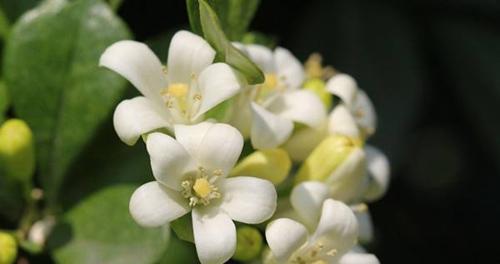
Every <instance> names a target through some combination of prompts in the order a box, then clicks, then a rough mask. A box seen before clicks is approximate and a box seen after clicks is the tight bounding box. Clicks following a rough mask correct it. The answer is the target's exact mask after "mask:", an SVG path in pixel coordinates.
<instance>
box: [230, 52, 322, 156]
mask: <svg viewBox="0 0 500 264" xmlns="http://www.w3.org/2000/svg"><path fill="white" fill-rule="evenodd" d="M235 45H236V46H237V47H238V48H240V49H241V50H242V51H243V52H244V53H246V54H247V55H248V56H249V57H250V59H252V60H253V61H254V62H255V63H256V64H257V65H258V66H259V67H260V68H261V69H262V70H263V71H264V73H265V82H264V83H263V84H259V85H256V86H248V87H246V88H245V89H244V91H242V93H241V96H239V98H238V100H237V104H236V105H237V106H238V107H237V108H235V110H236V112H235V113H234V116H233V119H232V120H231V123H232V124H233V125H235V126H236V127H237V128H238V129H240V131H242V133H243V135H245V136H250V139H251V141H252V145H253V146H254V147H255V148H257V149H268V148H274V147H277V146H279V145H281V144H283V143H284V142H285V141H286V140H287V139H288V137H289V136H290V134H291V133H292V130H293V127H294V122H298V123H301V124H305V125H307V126H310V127H315V126H318V125H319V124H320V123H321V122H322V120H323V119H324V118H325V116H326V112H325V109H324V107H323V105H322V103H321V100H320V99H319V98H318V97H317V96H316V95H315V94H314V93H313V92H311V91H308V90H303V89H299V88H301V85H302V83H303V82H304V69H303V67H302V65H301V64H300V62H299V61H298V60H297V59H296V58H295V57H294V56H293V55H292V54H291V53H290V51H288V50H286V49H284V48H281V47H278V48H276V49H275V50H274V51H272V50H270V49H269V48H267V47H264V46H261V45H255V44H252V45H242V44H238V43H236V44H235Z"/></svg>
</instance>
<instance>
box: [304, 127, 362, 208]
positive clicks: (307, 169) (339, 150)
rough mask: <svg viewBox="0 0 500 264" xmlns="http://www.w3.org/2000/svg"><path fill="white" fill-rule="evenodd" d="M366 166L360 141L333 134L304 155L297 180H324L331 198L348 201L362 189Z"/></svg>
mask: <svg viewBox="0 0 500 264" xmlns="http://www.w3.org/2000/svg"><path fill="white" fill-rule="evenodd" d="M365 166H366V161H365V153H364V151H363V149H362V146H361V141H360V140H358V139H355V138H350V137H347V136H342V135H332V136H329V137H327V138H326V139H324V140H323V141H322V142H321V143H320V144H319V145H318V146H317V147H316V148H315V149H314V150H313V152H312V153H311V155H309V157H307V159H306V160H305V161H304V163H303V165H302V166H301V167H300V169H299V171H298V173H297V178H296V182H297V183H299V182H302V181H308V180H312V181H321V182H324V183H326V184H327V185H328V186H329V187H330V191H331V193H332V197H333V198H335V199H337V200H341V201H345V202H347V201H349V200H351V199H353V198H354V197H356V195H359V192H361V191H362V187H363V176H364V174H365Z"/></svg>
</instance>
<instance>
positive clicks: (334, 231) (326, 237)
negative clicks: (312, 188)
mask: <svg viewBox="0 0 500 264" xmlns="http://www.w3.org/2000/svg"><path fill="white" fill-rule="evenodd" d="M303 202H305V201H303ZM318 214H319V212H318ZM320 215H321V216H320V219H319V222H318V223H317V227H316V229H315V231H314V232H313V233H312V234H311V235H309V232H308V230H307V228H306V227H305V226H304V225H302V224H301V223H299V222H297V221H294V220H292V219H288V218H280V219H277V220H274V221H272V222H271V223H270V224H269V225H268V226H267V228H266V239H267V242H268V244H269V248H270V249H271V254H272V258H271V259H272V261H268V262H269V263H272V262H273V261H274V262H275V263H278V264H282V263H283V264H284V263H286V264H295V263H300V264H334V263H339V260H340V259H341V258H343V256H344V255H345V254H346V253H347V252H348V251H349V250H350V249H351V248H352V247H353V246H354V245H355V244H356V239H357V236H358V223H357V221H356V217H355V216H354V214H353V212H352V211H351V209H350V208H349V207H348V206H347V205H345V204H343V203H342V202H339V201H335V200H333V199H327V200H325V201H324V202H323V203H322V208H321V210H320Z"/></svg>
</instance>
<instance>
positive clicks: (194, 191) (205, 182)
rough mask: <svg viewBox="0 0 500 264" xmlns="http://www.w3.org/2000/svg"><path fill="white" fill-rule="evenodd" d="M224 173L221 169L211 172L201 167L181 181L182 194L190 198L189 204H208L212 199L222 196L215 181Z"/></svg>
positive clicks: (193, 205) (192, 205)
mask: <svg viewBox="0 0 500 264" xmlns="http://www.w3.org/2000/svg"><path fill="white" fill-rule="evenodd" d="M222 174H223V173H222V170H219V169H218V170H214V171H212V172H211V173H210V172H208V171H207V170H206V169H205V168H203V167H199V168H198V170H197V171H196V173H195V174H193V175H190V176H189V177H188V178H187V179H186V180H184V181H183V182H182V183H181V186H182V189H183V190H182V195H183V196H184V198H187V199H188V200H189V206H191V207H195V206H197V205H198V204H202V205H208V204H210V201H211V200H213V199H218V198H220V197H221V194H220V192H219V189H218V188H217V186H216V185H215V182H216V181H217V179H218V178H219V177H220V176H222Z"/></svg>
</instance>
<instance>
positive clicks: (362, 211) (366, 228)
mask: <svg viewBox="0 0 500 264" xmlns="http://www.w3.org/2000/svg"><path fill="white" fill-rule="evenodd" d="M351 208H352V209H353V211H354V215H356V219H357V221H358V226H359V241H361V243H370V242H371V241H372V240H373V222H372V217H371V215H370V211H369V210H368V206H366V204H357V205H352V206H351Z"/></svg>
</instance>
